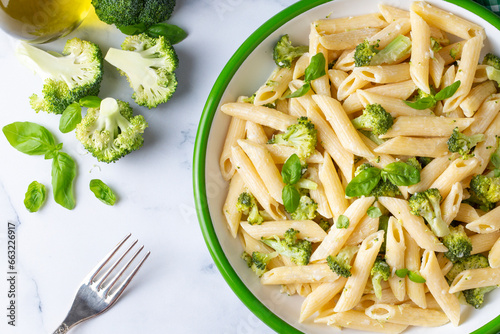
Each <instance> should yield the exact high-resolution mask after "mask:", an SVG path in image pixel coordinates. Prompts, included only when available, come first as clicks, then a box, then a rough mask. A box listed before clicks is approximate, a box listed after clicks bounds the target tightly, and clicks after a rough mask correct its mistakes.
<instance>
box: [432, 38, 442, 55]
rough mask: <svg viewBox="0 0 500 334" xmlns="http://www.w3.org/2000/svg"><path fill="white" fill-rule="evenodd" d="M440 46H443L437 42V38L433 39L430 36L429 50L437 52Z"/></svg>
mask: <svg viewBox="0 0 500 334" xmlns="http://www.w3.org/2000/svg"><path fill="white" fill-rule="evenodd" d="M442 48H443V47H442V46H441V43H439V42H438V40H437V39H435V38H434V37H431V50H432V51H433V52H438V51H439V50H441V49H442Z"/></svg>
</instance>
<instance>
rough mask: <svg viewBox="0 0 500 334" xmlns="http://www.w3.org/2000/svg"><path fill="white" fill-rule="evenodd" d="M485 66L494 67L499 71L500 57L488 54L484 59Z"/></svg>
mask: <svg viewBox="0 0 500 334" xmlns="http://www.w3.org/2000/svg"><path fill="white" fill-rule="evenodd" d="M483 65H487V66H492V67H494V68H495V69H497V70H500V57H498V56H496V55H494V54H493V53H487V54H486V55H485V56H484V58H483Z"/></svg>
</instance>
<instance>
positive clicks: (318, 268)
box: [260, 263, 339, 285]
mask: <svg viewBox="0 0 500 334" xmlns="http://www.w3.org/2000/svg"><path fill="white" fill-rule="evenodd" d="M338 278H339V276H338V275H337V274H335V273H334V272H332V271H331V270H330V267H328V265H327V264H322V263H318V264H309V265H307V266H284V267H278V268H274V269H272V270H269V271H267V272H265V273H264V274H263V275H262V276H261V278H260V282H261V283H262V284H263V285H277V284H294V283H332V282H335V281H336V280H337V279H338Z"/></svg>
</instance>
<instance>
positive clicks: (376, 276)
mask: <svg viewBox="0 0 500 334" xmlns="http://www.w3.org/2000/svg"><path fill="white" fill-rule="evenodd" d="M370 273H371V276H372V285H373V291H374V292H375V297H377V298H378V299H381V298H382V285H381V282H382V280H384V281H387V280H388V279H389V277H390V276H391V267H389V265H388V264H387V262H385V260H384V259H382V258H377V259H376V260H375V263H374V264H373V267H372V270H371V272H370Z"/></svg>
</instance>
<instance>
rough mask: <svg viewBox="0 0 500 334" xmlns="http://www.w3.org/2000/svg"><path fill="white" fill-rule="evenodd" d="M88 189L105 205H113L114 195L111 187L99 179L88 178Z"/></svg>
mask: <svg viewBox="0 0 500 334" xmlns="http://www.w3.org/2000/svg"><path fill="white" fill-rule="evenodd" d="M89 187H90V190H91V191H92V192H93V193H94V195H95V197H97V198H98V199H99V200H100V201H101V202H103V203H104V204H107V205H115V202H116V195H115V193H114V192H113V190H111V188H110V187H109V186H108V185H107V184H106V183H104V182H102V181H101V180H99V179H92V180H90V184H89Z"/></svg>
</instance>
